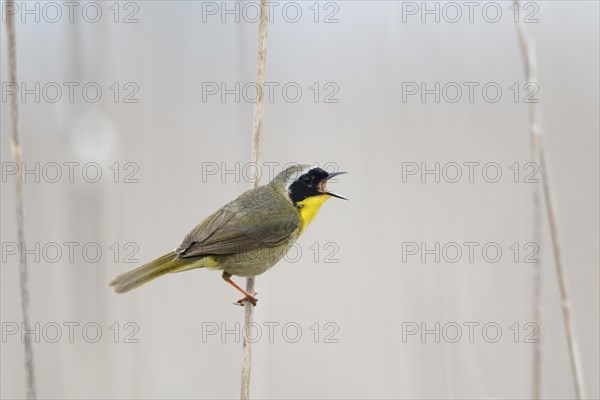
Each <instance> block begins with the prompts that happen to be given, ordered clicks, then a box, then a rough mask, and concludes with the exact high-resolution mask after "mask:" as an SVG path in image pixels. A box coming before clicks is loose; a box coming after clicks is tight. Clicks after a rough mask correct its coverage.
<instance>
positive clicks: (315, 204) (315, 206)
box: [296, 194, 331, 233]
mask: <svg viewBox="0 0 600 400" xmlns="http://www.w3.org/2000/svg"><path fill="white" fill-rule="evenodd" d="M330 197H331V196H329V195H326V194H324V195H321V196H312V197H308V198H306V199H304V200H302V201H300V202H298V203H297V204H296V205H297V206H298V208H299V209H300V232H301V233H302V232H304V229H306V227H307V226H308V224H310V223H311V221H312V220H313V219H314V218H315V216H316V215H317V213H318V212H319V208H321V206H322V205H323V203H325V202H326V201H327V200H329V198H330Z"/></svg>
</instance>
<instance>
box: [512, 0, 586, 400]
mask: <svg viewBox="0 0 600 400" xmlns="http://www.w3.org/2000/svg"><path fill="white" fill-rule="evenodd" d="M520 6H521V5H520V2H519V0H516V1H515V10H516V12H517V34H518V37H519V45H520V48H521V54H522V58H523V67H524V69H525V78H526V80H527V81H528V82H530V83H532V84H534V85H537V63H536V56H535V47H534V41H533V39H532V38H531V37H530V36H529V35H528V34H527V32H526V30H525V26H524V24H523V21H522V19H521V16H520ZM529 131H530V136H531V144H532V154H533V160H534V162H537V163H538V165H539V168H540V173H541V192H542V194H543V197H544V201H545V203H546V216H547V218H548V224H549V226H550V238H551V243H552V254H553V257H554V265H555V267H556V276H557V279H558V286H559V291H560V298H561V305H562V314H563V322H564V326H565V333H566V337H567V347H568V352H569V361H570V365H571V374H572V376H573V384H574V387H575V397H576V398H577V399H582V398H584V397H585V393H584V383H583V368H582V366H581V356H580V352H579V345H578V341H577V334H576V332H575V324H574V322H573V316H572V313H571V295H570V292H569V289H568V285H567V282H566V281H567V279H566V276H565V271H564V264H563V259H562V253H561V240H560V235H559V232H560V229H559V226H558V216H557V210H556V207H555V205H554V195H553V191H552V179H551V176H550V172H549V171H548V163H547V156H546V149H545V146H544V140H543V136H542V130H541V129H540V121H539V106H538V104H537V103H530V107H529ZM535 190H536V192H534V207H535V208H536V209H541V196H540V194H539V192H540V190H539V189H535ZM536 193H537V194H536ZM534 213H540V217H539V220H538V217H536V216H535V214H534V224H535V226H534V236H537V237H539V236H540V233H539V232H537V231H538V230H539V229H540V228H539V226H540V224H541V211H534ZM537 268H539V267H537ZM534 280H535V283H534V302H535V306H534V313H535V318H536V322H537V323H538V324H539V323H540V320H541V269H538V271H537V273H536V274H534ZM538 327H540V329H539V331H540V332H541V325H538ZM539 346H540V345H539V344H538V347H537V351H536V350H534V361H533V363H534V364H533V369H534V384H533V390H532V395H533V398H535V399H537V398H539V397H540V382H541V379H540V377H541V366H540V364H541V353H540V348H539Z"/></svg>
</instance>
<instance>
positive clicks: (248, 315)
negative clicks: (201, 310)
mask: <svg viewBox="0 0 600 400" xmlns="http://www.w3.org/2000/svg"><path fill="white" fill-rule="evenodd" d="M260 11H261V14H260V23H259V27H258V56H257V63H256V84H257V87H258V98H257V99H256V103H255V105H254V122H253V126H252V162H253V164H254V165H255V167H256V168H257V171H258V166H259V165H260V161H261V143H262V129H263V116H264V113H265V102H264V88H265V62H266V58H267V28H268V21H269V8H268V7H267V1H266V0H261V1H260ZM259 180H260V178H259V175H258V173H257V175H256V180H255V181H254V187H257V186H258V185H259ZM246 291H247V292H248V293H254V278H248V279H247V281H246ZM244 311H245V312H244V339H243V340H244V342H243V345H242V384H241V391H240V399H242V400H247V399H249V398H250V377H251V368H252V347H251V343H250V342H249V341H248V340H247V339H246V338H248V337H250V332H249V331H250V329H251V325H252V323H253V322H254V306H253V305H252V304H250V302H249V301H247V302H246V303H245V310H244Z"/></svg>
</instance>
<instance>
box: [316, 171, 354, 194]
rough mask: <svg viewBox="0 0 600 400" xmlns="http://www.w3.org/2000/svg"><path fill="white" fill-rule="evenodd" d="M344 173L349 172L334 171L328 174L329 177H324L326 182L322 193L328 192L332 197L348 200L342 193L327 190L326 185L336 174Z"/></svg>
mask: <svg viewBox="0 0 600 400" xmlns="http://www.w3.org/2000/svg"><path fill="white" fill-rule="evenodd" d="M342 174H347V172H332V173H330V174H329V176H327V178H325V179H324V181H325V182H323V186H322V191H321V193H323V194H328V195H330V196H332V197H337V198H338V199H342V200H348V199H347V198H346V197H344V196H342V195H339V194H337V193H333V192H329V191H327V186H326V183H327V181H328V180H330V179H331V178H333V177H336V176H338V175H342Z"/></svg>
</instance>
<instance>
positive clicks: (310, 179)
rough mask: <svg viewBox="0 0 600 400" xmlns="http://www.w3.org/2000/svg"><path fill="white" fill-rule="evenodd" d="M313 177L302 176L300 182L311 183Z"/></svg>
mask: <svg viewBox="0 0 600 400" xmlns="http://www.w3.org/2000/svg"><path fill="white" fill-rule="evenodd" d="M313 178H314V177H313V176H303V177H302V183H304V184H305V185H312V183H313Z"/></svg>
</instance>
